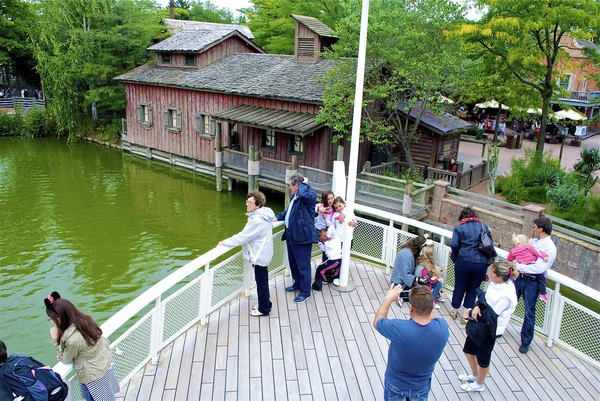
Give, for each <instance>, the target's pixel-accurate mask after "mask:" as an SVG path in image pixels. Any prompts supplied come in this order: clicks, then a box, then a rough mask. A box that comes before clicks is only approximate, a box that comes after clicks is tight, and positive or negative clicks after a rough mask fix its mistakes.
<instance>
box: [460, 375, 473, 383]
mask: <svg viewBox="0 0 600 401" xmlns="http://www.w3.org/2000/svg"><path fill="white" fill-rule="evenodd" d="M458 380H460V381H461V382H463V383H473V382H476V381H477V376H473V375H467V374H462V375H458Z"/></svg>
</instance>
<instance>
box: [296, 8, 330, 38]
mask: <svg viewBox="0 0 600 401" xmlns="http://www.w3.org/2000/svg"><path fill="white" fill-rule="evenodd" d="M290 16H291V17H292V18H293V19H295V20H296V21H298V22H299V23H301V24H303V25H305V26H306V27H307V28H308V29H310V30H311V31H313V32H314V33H316V34H317V35H319V36H323V37H328V38H337V36H335V35H334V34H333V30H332V29H331V28H330V27H328V26H327V25H325V24H324V23H322V22H321V21H319V20H318V19H316V18H313V17H306V16H304V15H296V14H291V15H290Z"/></svg>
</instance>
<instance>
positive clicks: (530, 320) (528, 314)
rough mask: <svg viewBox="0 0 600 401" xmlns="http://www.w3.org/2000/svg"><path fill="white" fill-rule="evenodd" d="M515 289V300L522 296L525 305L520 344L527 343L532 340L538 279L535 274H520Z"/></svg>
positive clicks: (538, 293)
mask: <svg viewBox="0 0 600 401" xmlns="http://www.w3.org/2000/svg"><path fill="white" fill-rule="evenodd" d="M515 289H516V290H517V300H519V299H521V296H522V297H523V304H524V305H523V306H524V307H525V317H524V318H523V327H522V328H521V344H523V345H529V344H531V342H532V341H533V332H534V330H535V304H536V303H537V299H538V296H539V295H540V290H539V284H538V280H537V278H536V277H535V276H524V275H520V276H519V277H518V278H517V279H516V280H515Z"/></svg>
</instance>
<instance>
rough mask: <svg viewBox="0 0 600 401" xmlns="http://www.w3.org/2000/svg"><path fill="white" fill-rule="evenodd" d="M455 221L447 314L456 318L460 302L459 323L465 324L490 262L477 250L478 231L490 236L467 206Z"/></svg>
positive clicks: (487, 229) (479, 234) (451, 246)
mask: <svg viewBox="0 0 600 401" xmlns="http://www.w3.org/2000/svg"><path fill="white" fill-rule="evenodd" d="M458 220H459V222H460V223H459V224H458V226H456V227H454V232H453V234H452V242H451V243H450V248H452V255H451V259H452V261H453V262H454V277H455V280H454V281H455V282H454V291H453V292H452V310H451V311H450V316H451V317H452V318H453V319H456V317H457V316H458V309H459V308H460V305H461V303H462V305H463V306H464V307H465V310H464V313H463V318H462V320H461V323H463V324H466V323H467V322H468V321H469V316H468V310H469V309H471V308H473V305H475V296H476V290H477V288H479V286H480V285H481V283H482V282H483V279H484V278H485V273H486V271H487V268H488V266H489V265H490V259H489V258H488V257H487V256H486V255H485V254H484V253H483V252H481V251H480V250H479V239H480V236H481V230H482V229H484V230H486V231H487V232H488V235H489V236H490V238H492V234H491V233H490V230H489V228H488V227H487V226H486V225H485V224H482V223H481V222H480V221H479V219H478V218H477V215H476V214H475V212H474V211H473V209H471V208H470V207H465V208H464V209H463V210H462V212H461V213H460V217H459V218H458ZM463 298H464V301H463Z"/></svg>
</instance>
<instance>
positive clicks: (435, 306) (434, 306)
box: [433, 302, 441, 309]
mask: <svg viewBox="0 0 600 401" xmlns="http://www.w3.org/2000/svg"><path fill="white" fill-rule="evenodd" d="M440 308H441V306H440V305H439V304H438V303H437V302H434V303H433V309H440Z"/></svg>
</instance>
